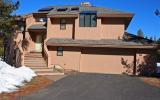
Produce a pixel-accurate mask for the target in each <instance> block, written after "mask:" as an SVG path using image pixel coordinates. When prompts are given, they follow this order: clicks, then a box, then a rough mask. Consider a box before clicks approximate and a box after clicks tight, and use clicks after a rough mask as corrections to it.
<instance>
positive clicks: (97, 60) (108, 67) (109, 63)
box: [80, 48, 134, 74]
mask: <svg viewBox="0 0 160 100" xmlns="http://www.w3.org/2000/svg"><path fill="white" fill-rule="evenodd" d="M126 51H127V50H124V49H105V48H102V49H98V48H97V49H92V48H89V49H83V51H82V55H81V61H80V64H81V65H80V71H81V72H93V73H112V74H122V73H124V72H125V71H126V69H125V68H124V65H122V61H121V59H122V58H123V59H124V60H127V62H128V63H133V60H134V52H133V51H132V50H129V51H130V53H127V52H126Z"/></svg>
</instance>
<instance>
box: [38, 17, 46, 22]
mask: <svg viewBox="0 0 160 100" xmlns="http://www.w3.org/2000/svg"><path fill="white" fill-rule="evenodd" d="M36 22H47V18H36Z"/></svg>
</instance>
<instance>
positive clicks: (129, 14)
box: [97, 13, 134, 18]
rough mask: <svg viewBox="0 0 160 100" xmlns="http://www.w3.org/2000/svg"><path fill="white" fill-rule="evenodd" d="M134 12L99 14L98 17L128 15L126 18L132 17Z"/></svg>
mask: <svg viewBox="0 0 160 100" xmlns="http://www.w3.org/2000/svg"><path fill="white" fill-rule="evenodd" d="M133 16H134V14H132V13H125V14H97V17H122V18H124V17H126V18H132V17H133Z"/></svg>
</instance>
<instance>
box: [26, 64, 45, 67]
mask: <svg viewBox="0 0 160 100" xmlns="http://www.w3.org/2000/svg"><path fill="white" fill-rule="evenodd" d="M25 66H27V67H46V66H47V65H45V66H44V65H29V64H25Z"/></svg>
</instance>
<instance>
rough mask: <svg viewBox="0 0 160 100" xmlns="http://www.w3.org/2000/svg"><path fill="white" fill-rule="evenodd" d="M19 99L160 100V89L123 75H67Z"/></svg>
mask: <svg viewBox="0 0 160 100" xmlns="http://www.w3.org/2000/svg"><path fill="white" fill-rule="evenodd" d="M17 99H18V100H160V89H159V88H156V87H153V86H150V85H148V84H146V83H144V82H142V81H141V80H139V79H138V78H136V77H130V76H125V75H109V74H108V75H104V74H85V73H80V74H75V75H69V76H67V77H65V78H63V79H61V80H58V81H56V82H55V83H53V84H52V85H50V86H48V87H47V88H44V89H42V90H40V91H38V92H37V93H33V94H31V95H28V96H25V97H19V98H17Z"/></svg>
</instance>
